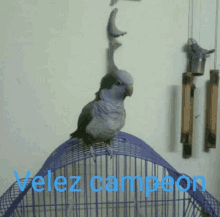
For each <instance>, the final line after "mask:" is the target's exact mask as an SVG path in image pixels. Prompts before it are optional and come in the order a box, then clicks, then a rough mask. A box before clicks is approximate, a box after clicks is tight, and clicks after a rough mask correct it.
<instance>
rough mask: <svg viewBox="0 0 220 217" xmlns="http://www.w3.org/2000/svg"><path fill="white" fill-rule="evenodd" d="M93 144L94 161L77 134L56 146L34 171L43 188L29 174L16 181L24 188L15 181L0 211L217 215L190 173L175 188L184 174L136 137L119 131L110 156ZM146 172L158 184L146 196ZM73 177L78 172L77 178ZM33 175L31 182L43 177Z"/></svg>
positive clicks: (98, 216)
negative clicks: (59, 181) (167, 180)
mask: <svg viewBox="0 0 220 217" xmlns="http://www.w3.org/2000/svg"><path fill="white" fill-rule="evenodd" d="M94 149H95V152H96V161H95V162H94V161H93V158H92V157H91V154H90V152H89V150H88V148H87V147H84V146H83V144H82V143H81V141H79V140H77V139H70V140H68V141H66V142H65V143H63V144H62V145H60V146H59V147H58V148H57V149H56V150H55V151H54V152H53V153H52V154H51V155H50V156H49V158H48V159H47V160H46V162H45V163H44V165H43V166H42V168H41V169H40V170H39V172H38V173H37V174H36V176H42V177H43V178H44V181H45V185H44V186H43V185H42V186H40V185H38V187H36V189H42V187H44V190H43V191H41V192H37V191H36V189H35V190H34V189H33V182H32V181H33V179H32V178H29V179H28V180H25V179H21V180H20V182H21V184H23V183H24V182H25V181H26V182H27V183H26V187H25V188H24V190H23V191H21V190H20V188H19V186H18V184H17V182H15V183H14V184H13V185H12V186H11V187H10V188H9V189H8V190H7V191H6V192H5V193H4V194H3V195H2V197H1V198H0V216H1V217H3V216H4V217H5V216H7V217H9V216H12V217H15V216H22V217H26V216H29V217H38V216H39V217H40V216H46V217H60V216H62V217H63V216H66V217H67V216H68V217H72V216H74V217H81V216H85V217H103V216H106V217H112V216H116V217H117V216H120V217H121V216H124V217H133V216H142V217H174V216H177V217H191V216H192V217H197V216H213V217H218V216H220V203H219V202H218V201H217V200H216V199H215V198H214V197H212V196H211V195H210V194H209V193H208V192H207V191H203V189H202V186H201V185H199V184H197V185H196V190H195V191H194V190H193V180H192V179H191V178H190V177H188V178H189V180H190V184H189V189H188V190H187V191H185V192H183V191H180V190H179V189H178V188H177V180H178V178H179V177H181V176H182V175H183V174H180V173H179V172H177V171H176V170H175V169H174V168H173V167H172V166H171V165H170V164H168V163H167V162H166V161H165V160H164V159H163V158H162V157H161V156H160V155H159V154H157V153H156V152H155V151H154V150H153V149H152V148H151V147H150V146H148V145H147V144H146V143H145V142H143V141H142V140H140V139H138V138H137V137H135V136H132V135H130V134H127V133H123V132H120V133H119V135H118V136H117V137H116V138H115V140H114V144H113V149H114V157H113V158H112V159H110V157H109V156H108V154H107V148H106V145H105V144H104V143H98V144H96V145H95V147H94ZM36 176H35V177H36ZM59 176H63V177H65V178H66V180H67V181H66V183H65V181H64V179H62V180H63V185H60V186H59V189H60V190H61V191H62V192H60V191H57V190H56V189H57V188H56V189H55V187H54V186H55V185H56V184H55V181H56V179H58V177H59ZM73 176H75V178H73ZM113 176H114V177H113ZM126 176H130V177H133V179H124V182H122V181H121V179H122V178H121V177H126ZM150 176H155V177H157V178H158V180H159V181H160V183H159V187H158V189H157V190H155V191H151V192H149V195H148V196H146V191H147V190H148V189H150V188H151V189H153V187H154V180H150V181H149V182H148V184H146V183H147V182H146V180H145V179H146V177H150ZM165 176H170V177H172V178H173V180H174V183H173V186H171V185H170V188H171V187H173V190H172V191H170V192H167V191H164V189H163V188H162V187H161V180H162V178H163V177H165ZM70 177H71V178H70ZM76 177H78V179H79V177H80V180H78V183H76V180H77V178H76ZM97 177H99V178H97ZM36 178H37V179H36ZM36 178H35V179H36V180H35V181H36V182H38V183H39V182H40V181H42V180H40V178H39V179H38V177H36ZM120 178H121V179H120ZM141 178H143V180H145V181H143V180H142V179H141ZM144 178H145V179H144ZM49 183H51V184H49ZM73 183H74V185H75V186H73ZM113 183H114V184H113ZM116 183H117V184H116ZM179 185H180V186H181V188H182V189H186V187H187V183H186V180H185V179H181V181H180V182H179ZM73 187H74V188H73ZM70 188H72V189H70ZM170 188H167V189H168V190H169V189H170ZM80 189H81V191H80ZM170 190H171V189H170Z"/></svg>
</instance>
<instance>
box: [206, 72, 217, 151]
mask: <svg viewBox="0 0 220 217" xmlns="http://www.w3.org/2000/svg"><path fill="white" fill-rule="evenodd" d="M218 83H219V70H210V82H209V86H208V89H209V90H208V93H209V96H208V97H209V100H210V101H209V103H210V104H209V105H208V108H207V110H208V111H207V115H208V123H207V130H206V144H207V146H208V147H207V148H216V122H217V108H218V103H217V102H218Z"/></svg>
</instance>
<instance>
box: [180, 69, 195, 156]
mask: <svg viewBox="0 0 220 217" xmlns="http://www.w3.org/2000/svg"><path fill="white" fill-rule="evenodd" d="M195 88H196V87H195V85H194V84H193V74H192V73H191V72H187V73H183V82H182V121H181V143H183V157H184V158H188V157H190V156H191V155H192V140H193V107H194V90H195Z"/></svg>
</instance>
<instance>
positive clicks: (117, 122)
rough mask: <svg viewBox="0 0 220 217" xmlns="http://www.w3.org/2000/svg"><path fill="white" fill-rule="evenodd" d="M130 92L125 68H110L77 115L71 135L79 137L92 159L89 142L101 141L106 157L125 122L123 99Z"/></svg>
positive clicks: (130, 84) (128, 76)
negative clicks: (91, 99)
mask: <svg viewBox="0 0 220 217" xmlns="http://www.w3.org/2000/svg"><path fill="white" fill-rule="evenodd" d="M132 94H133V77H132V75H131V74H130V73H128V72H127V71H125V70H119V69H116V70H113V71H111V72H109V73H107V74H106V75H105V76H104V77H103V78H102V79H101V83H100V88H99V91H98V92H97V93H96V94H95V99H94V100H93V101H91V102H89V103H88V104H87V105H85V106H84V107H83V109H82V112H81V114H80V115H79V118H78V126H77V129H76V131H74V132H73V133H71V134H70V137H71V138H78V139H82V140H83V142H84V144H86V145H87V146H88V147H89V148H90V153H91V156H92V157H93V160H94V162H95V151H94V149H93V145H94V144H95V143H97V142H104V143H105V144H106V145H107V151H108V154H109V155H110V157H111V158H112V156H113V149H112V147H111V145H112V143H113V141H114V138H115V137H116V136H117V134H118V132H119V131H120V130H121V129H122V127H124V125H125V118H126V113H125V109H124V100H125V98H126V97H127V96H131V95H132Z"/></svg>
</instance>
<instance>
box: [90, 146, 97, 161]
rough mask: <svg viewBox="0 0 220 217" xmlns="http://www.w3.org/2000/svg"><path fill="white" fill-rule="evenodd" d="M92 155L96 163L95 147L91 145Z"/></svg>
mask: <svg viewBox="0 0 220 217" xmlns="http://www.w3.org/2000/svg"><path fill="white" fill-rule="evenodd" d="M90 153H91V155H92V157H93V160H94V162H96V158H95V157H96V154H95V151H94V148H93V146H92V145H91V146H90Z"/></svg>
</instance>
